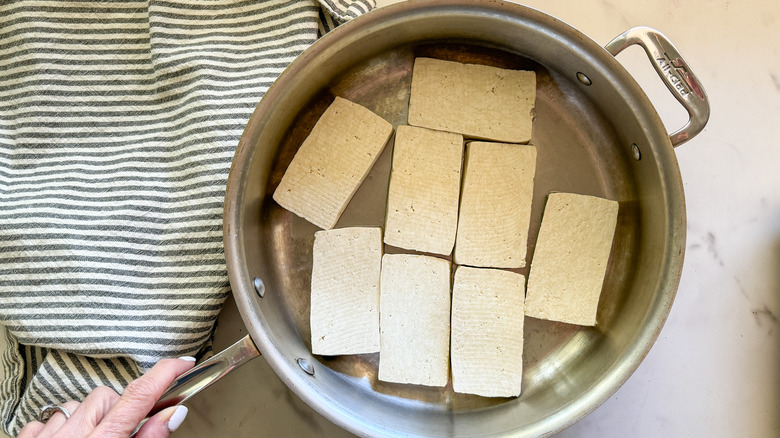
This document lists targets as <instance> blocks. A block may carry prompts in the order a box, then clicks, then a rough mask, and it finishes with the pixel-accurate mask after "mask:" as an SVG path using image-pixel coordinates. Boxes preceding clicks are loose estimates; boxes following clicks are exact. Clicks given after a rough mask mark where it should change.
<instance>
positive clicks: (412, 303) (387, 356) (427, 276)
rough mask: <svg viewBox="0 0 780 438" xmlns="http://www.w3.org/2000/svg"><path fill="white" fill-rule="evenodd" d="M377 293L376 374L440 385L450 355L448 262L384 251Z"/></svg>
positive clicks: (444, 379)
mask: <svg viewBox="0 0 780 438" xmlns="http://www.w3.org/2000/svg"><path fill="white" fill-rule="evenodd" d="M381 277H382V279H381V283H380V284H381V285H380V288H381V293H380V298H379V303H380V304H379V319H380V321H379V326H380V352H379V380H382V381H385V382H396V383H410V384H415V385H427V386H445V385H446V384H447V378H448V376H449V356H450V262H449V261H447V260H444V259H439V258H436V257H429V256H423V255H410V254H385V255H384V257H382V274H381Z"/></svg>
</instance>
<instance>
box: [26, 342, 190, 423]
mask: <svg viewBox="0 0 780 438" xmlns="http://www.w3.org/2000/svg"><path fill="white" fill-rule="evenodd" d="M193 365H195V359H194V358H191V357H183V358H179V359H163V360H161V361H160V362H158V363H157V364H156V365H155V366H154V367H152V369H151V370H149V372H147V373H146V374H144V375H143V376H141V377H139V378H138V379H136V380H134V381H132V382H130V384H129V385H128V386H127V388H125V390H124V392H123V393H122V395H121V396H120V395H119V394H117V393H116V392H114V390H113V389H111V388H108V387H106V386H101V387H98V388H95V389H94V390H93V391H92V392H90V393H89V395H87V397H86V398H85V399H84V401H83V402H81V403H79V402H76V401H69V402H67V403H65V404H63V405H61V406H62V407H63V408H65V409H66V410H67V411H68V412H70V418H66V417H65V414H63V413H62V412H55V413H54V414H53V415H52V416H51V417H50V418H49V420H48V421H47V422H46V423H45V424H44V423H41V422H40V421H31V422H30V423H27V424H26V425H25V426H24V427H23V428H22V430H21V431H20V432H19V435H17V438H50V437H51V438H54V437H63V438H65V437H67V438H82V437H89V438H98V437H99V438H120V437H123V438H126V437H128V436H129V435H130V434H131V433H132V432H133V431H134V430H135V428H136V427H137V426H138V424H139V423H140V422H141V420H143V419H144V418H145V417H146V414H148V413H149V411H150V410H151V409H152V406H154V403H155V402H156V401H157V400H158V399H159V398H160V396H162V394H163V393H164V392H165V390H166V389H168V386H170V384H171V383H172V382H173V381H174V380H175V379H176V378H177V377H178V376H180V375H181V374H182V373H184V372H185V371H187V370H189V369H190V368H192V367H193ZM186 415H187V408H186V407H184V406H172V407H169V408H166V409H164V410H162V411H160V412H158V413H157V414H155V415H154V416H153V417H152V418H150V419H149V420H148V421H147V422H146V423H145V424H144V425H143V426H142V427H141V429H140V430H139V431H138V433H137V434H136V435H135V436H136V437H138V438H165V437H168V436H169V435H170V434H171V432H173V431H174V430H176V428H178V427H179V425H181V422H182V421H184V417H185V416H186Z"/></svg>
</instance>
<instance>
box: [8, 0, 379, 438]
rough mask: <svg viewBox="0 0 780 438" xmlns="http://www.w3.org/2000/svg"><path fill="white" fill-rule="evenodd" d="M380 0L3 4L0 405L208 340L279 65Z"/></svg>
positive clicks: (44, 0) (197, 348)
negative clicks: (248, 148) (242, 189)
mask: <svg viewBox="0 0 780 438" xmlns="http://www.w3.org/2000/svg"><path fill="white" fill-rule="evenodd" d="M373 6H374V3H373V0H319V1H316V0H289V1H286V0H213V1H201V0H172V1H157V0H147V1H113V2H105V1H102V0H100V1H98V0H84V1H79V2H66V1H49V0H20V1H5V2H1V3H0V415H1V416H2V421H3V425H2V426H3V428H4V429H5V430H6V431H7V432H9V433H12V434H13V433H16V432H18V430H19V429H20V428H21V427H22V426H23V425H24V424H25V423H26V422H28V421H29V420H31V419H33V418H35V417H36V416H37V413H38V411H39V410H40V407H41V406H43V405H45V404H48V403H62V402H65V401H67V400H71V399H76V400H79V399H83V398H84V397H85V396H86V394H87V393H89V391H90V390H91V389H92V388H94V387H96V386H98V385H107V386H110V387H112V388H114V389H116V390H117V391H119V392H121V391H122V388H123V387H124V386H125V385H126V384H127V383H128V382H129V381H131V380H132V379H134V378H135V377H137V376H138V375H139V374H140V373H141V372H143V371H144V370H146V369H148V368H149V367H151V366H152V365H153V364H154V363H155V362H156V361H157V360H159V359H160V358H162V357H177V356H182V355H198V354H202V353H203V352H204V350H206V349H208V345H209V341H210V339H211V336H212V331H213V329H214V323H215V320H216V317H217V314H218V313H219V311H220V308H221V306H222V304H223V302H224V300H225V298H226V297H227V295H228V293H229V284H228V280H227V272H226V268H225V260H224V254H223V248H222V204H223V198H224V193H225V184H226V181H227V175H228V170H229V168H230V163H231V160H232V158H233V153H234V150H235V146H236V145H237V143H238V140H239V137H240V136H241V133H242V130H243V129H244V126H245V125H246V122H247V121H248V119H249V116H250V115H251V114H252V111H253V110H254V108H255V106H256V105H257V103H258V102H259V100H260V98H261V97H262V96H263V94H264V93H265V91H266V90H267V89H268V87H269V86H270V85H271V83H272V82H273V81H274V79H275V78H276V77H277V76H278V75H279V74H280V73H281V72H282V70H284V68H285V67H286V66H287V65H288V64H289V63H290V62H291V61H292V60H293V59H294V58H295V57H296V56H297V55H298V54H300V53H301V52H302V51H303V50H304V49H305V48H306V47H308V46H309V45H310V44H312V43H313V42H314V41H315V40H316V39H317V37H318V36H320V35H322V34H323V33H325V32H327V31H328V30H329V29H331V28H332V27H334V26H335V25H337V24H338V23H340V22H343V21H345V20H347V19H349V18H352V17H356V16H358V15H360V14H363V13H365V12H367V11H368V10H369V9H371V8H372V7H373Z"/></svg>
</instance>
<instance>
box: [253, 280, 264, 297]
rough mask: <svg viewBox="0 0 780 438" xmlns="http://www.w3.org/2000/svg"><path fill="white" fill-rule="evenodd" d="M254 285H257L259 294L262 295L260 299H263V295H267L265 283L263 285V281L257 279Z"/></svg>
mask: <svg viewBox="0 0 780 438" xmlns="http://www.w3.org/2000/svg"><path fill="white" fill-rule="evenodd" d="M252 283H254V285H255V290H256V291H257V294H258V295H260V298H263V295H265V283H263V280H261V279H260V277H255V279H254V280H253V281H252Z"/></svg>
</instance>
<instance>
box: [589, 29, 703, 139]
mask: <svg viewBox="0 0 780 438" xmlns="http://www.w3.org/2000/svg"><path fill="white" fill-rule="evenodd" d="M634 44H638V45H640V46H641V47H642V48H643V49H645V53H647V56H648V57H649V58H650V61H651V62H652V63H653V67H655V71H656V72H657V73H658V75H659V76H660V77H661V79H662V80H663V82H664V84H666V88H668V89H669V91H671V92H672V94H673V95H674V97H675V98H676V99H677V100H678V101H679V102H680V103H681V104H682V106H683V107H685V110H686V111H688V116H689V119H688V123H687V124H686V125H685V126H683V127H682V129H680V130H678V131H676V132H674V133H672V134H671V135H670V136H669V139H670V140H671V142H672V146H674V147H677V146H679V145H681V144H683V143H685V142H686V141H688V140H690V139H692V138H693V137H695V136H696V134H698V133H699V132H701V131H702V129H704V125H706V124H707V120H709V118H710V103H709V100H708V99H707V94H706V93H705V92H704V88H702V86H701V84H700V83H699V79H698V78H696V75H695V74H694V73H693V70H691V68H690V67H689V66H688V63H687V62H685V59H683V57H682V55H680V52H679V51H677V49H676V48H675V47H674V45H673V44H672V42H671V41H669V39H668V38H666V37H665V36H664V35H663V34H661V33H660V32H658V31H657V30H654V29H651V28H649V27H635V28H633V29H629V30H627V31H625V32H624V33H622V34H621V35H619V36H618V37H617V38H615V39H614V40H612V41H610V42H609V44H607V45H606V46H605V47H604V48H605V49H607V51H608V52H609V53H611V54H612V56H617V55H618V53H620V52H622V51H623V49H625V48H626V47H629V46H631V45H634Z"/></svg>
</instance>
